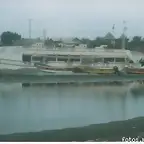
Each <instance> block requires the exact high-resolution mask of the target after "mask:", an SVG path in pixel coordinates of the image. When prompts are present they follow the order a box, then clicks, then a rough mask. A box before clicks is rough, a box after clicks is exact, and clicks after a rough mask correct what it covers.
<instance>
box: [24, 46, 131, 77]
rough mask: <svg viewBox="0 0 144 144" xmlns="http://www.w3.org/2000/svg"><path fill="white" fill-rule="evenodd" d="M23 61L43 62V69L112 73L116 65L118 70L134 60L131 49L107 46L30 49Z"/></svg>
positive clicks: (41, 68)
mask: <svg viewBox="0 0 144 144" xmlns="http://www.w3.org/2000/svg"><path fill="white" fill-rule="evenodd" d="M22 60H23V63H41V64H46V65H45V66H44V67H43V66H42V65H39V66H38V65H37V68H39V69H40V70H41V71H45V72H58V71H60V72H62V71H66V72H68V71H72V72H74V73H81V72H82V73H90V74H112V73H115V70H114V67H117V68H118V70H121V69H123V68H124V66H125V65H126V64H128V63H129V61H131V60H132V54H131V52H130V51H129V50H123V49H107V48H102V47H100V48H94V49H88V48H82V49H75V48H73V49H65V50H62V49H57V50H56V49H55V50H50V49H49V50H39V51H34V50H30V51H28V52H25V53H23V56H22Z"/></svg>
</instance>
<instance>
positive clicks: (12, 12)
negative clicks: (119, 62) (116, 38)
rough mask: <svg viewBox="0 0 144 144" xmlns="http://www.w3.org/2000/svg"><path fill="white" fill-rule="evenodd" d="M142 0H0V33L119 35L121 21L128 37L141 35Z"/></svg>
mask: <svg viewBox="0 0 144 144" xmlns="http://www.w3.org/2000/svg"><path fill="white" fill-rule="evenodd" d="M143 7H144V0H0V18H1V21H0V32H3V31H5V30H9V31H16V32H18V33H20V34H22V35H23V36H24V37H28V19H29V18H32V19H33V21H32V37H39V36H42V35H43V34H42V30H43V29H44V28H45V29H46V30H47V35H48V36H50V37H53V36H54V37H60V36H81V37H90V38H93V37H96V36H98V35H99V36H103V35H104V34H106V33H107V32H108V31H111V30H112V25H113V24H115V35H120V33H121V32H122V28H123V20H125V21H126V22H127V23H126V24H127V27H128V30H127V34H128V35H129V36H133V35H142V36H144V8H143Z"/></svg>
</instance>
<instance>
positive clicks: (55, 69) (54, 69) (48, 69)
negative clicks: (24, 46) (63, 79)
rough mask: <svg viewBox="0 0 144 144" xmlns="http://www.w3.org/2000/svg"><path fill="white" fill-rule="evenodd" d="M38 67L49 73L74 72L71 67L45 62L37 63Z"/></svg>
mask: <svg viewBox="0 0 144 144" xmlns="http://www.w3.org/2000/svg"><path fill="white" fill-rule="evenodd" d="M35 66H36V67H37V69H39V70H41V71H43V72H47V73H73V72H72V69H71V68H62V67H52V66H49V65H45V64H35Z"/></svg>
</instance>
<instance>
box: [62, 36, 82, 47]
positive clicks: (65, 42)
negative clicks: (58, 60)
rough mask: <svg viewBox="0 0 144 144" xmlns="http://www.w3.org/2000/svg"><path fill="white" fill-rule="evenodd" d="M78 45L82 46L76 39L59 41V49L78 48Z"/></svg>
mask: <svg viewBox="0 0 144 144" xmlns="http://www.w3.org/2000/svg"><path fill="white" fill-rule="evenodd" d="M80 44H82V42H81V41H80V40H79V39H77V38H67V39H62V40H61V43H60V46H61V47H75V46H79V45H80Z"/></svg>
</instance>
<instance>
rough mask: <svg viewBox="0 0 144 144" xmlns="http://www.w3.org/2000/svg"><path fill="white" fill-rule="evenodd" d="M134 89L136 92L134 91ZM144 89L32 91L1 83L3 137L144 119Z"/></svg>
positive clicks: (0, 130)
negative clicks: (13, 134) (11, 134)
mask: <svg viewBox="0 0 144 144" xmlns="http://www.w3.org/2000/svg"><path fill="white" fill-rule="evenodd" d="M134 87H135V88H136V89H135V91H133V92H132V91H131V90H130V89H132V88H134ZM143 87H144V86H143V85H140V86H139V85H137V84H135V83H133V84H131V83H130V84H125V85H115V86H114V85H113V86H111V85H99V84H97V85H47V86H40V85H38V86H30V87H22V85H21V84H19V83H17V84H4V83H1V84H0V134H10V133H19V132H35V131H42V130H52V129H62V128H70V127H80V126H86V125H90V124H99V123H106V122H110V121H118V120H126V119H130V118H134V117H139V116H144V111H143V109H144V105H143V103H144V91H143ZM139 89H141V91H140V90H139Z"/></svg>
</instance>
